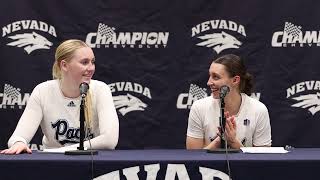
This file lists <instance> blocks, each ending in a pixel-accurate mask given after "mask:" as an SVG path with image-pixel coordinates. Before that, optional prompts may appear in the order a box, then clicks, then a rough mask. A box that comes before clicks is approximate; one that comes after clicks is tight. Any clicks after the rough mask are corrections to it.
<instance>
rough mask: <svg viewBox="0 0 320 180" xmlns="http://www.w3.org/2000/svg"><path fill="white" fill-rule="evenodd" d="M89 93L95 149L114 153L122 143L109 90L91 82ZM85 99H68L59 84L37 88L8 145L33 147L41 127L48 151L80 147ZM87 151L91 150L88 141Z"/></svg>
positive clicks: (94, 81) (92, 141) (90, 134)
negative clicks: (28, 144)
mask: <svg viewBox="0 0 320 180" xmlns="http://www.w3.org/2000/svg"><path fill="white" fill-rule="evenodd" d="M89 87H90V88H89V91H90V93H91V97H92V109H93V110H92V129H91V130H90V131H91V133H89V134H87V136H90V137H91V138H92V139H91V140H90V142H91V145H92V148H93V149H114V148H115V146H116V145H117V143H118V137H119V120H118V116H117V112H116V110H115V107H114V104H113V99H112V94H111V91H110V89H109V86H108V85H107V84H105V83H104V82H101V81H97V80H91V81H90V85H89ZM80 104H81V97H80V96H79V97H78V98H67V97H65V96H64V95H63V94H62V92H61V90H60V87H59V81H58V80H50V81H46V82H43V83H41V84H39V85H37V86H36V87H35V88H34V90H33V92H32V94H31V96H30V98H29V100H28V103H27V106H26V108H25V110H24V112H23V114H22V116H21V118H20V120H19V122H18V125H17V127H16V129H15V131H14V133H13V134H12V136H11V138H10V139H9V141H8V146H9V147H11V146H12V145H13V144H14V143H15V142H17V141H22V142H24V143H26V144H27V143H29V142H30V140H31V139H32V137H33V136H34V134H35V132H36V131H37V129H38V127H39V125H40V126H41V129H42V132H43V134H44V136H43V139H42V143H43V146H44V148H59V147H64V146H69V145H72V144H73V145H72V146H74V147H78V146H79V141H80V131H79V127H80V121H79V119H80ZM84 147H86V148H90V144H89V142H88V141H85V142H84Z"/></svg>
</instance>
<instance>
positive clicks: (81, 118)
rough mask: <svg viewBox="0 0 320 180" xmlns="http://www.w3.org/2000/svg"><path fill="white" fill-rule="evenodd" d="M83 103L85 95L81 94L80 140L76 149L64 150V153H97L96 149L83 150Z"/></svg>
mask: <svg viewBox="0 0 320 180" xmlns="http://www.w3.org/2000/svg"><path fill="white" fill-rule="evenodd" d="M84 104H85V96H81V104H80V142H79V147H77V149H78V150H74V151H66V152H65V154H66V155H96V154H98V151H96V150H85V149H84V146H83V142H84V136H85V131H84V121H85V115H84Z"/></svg>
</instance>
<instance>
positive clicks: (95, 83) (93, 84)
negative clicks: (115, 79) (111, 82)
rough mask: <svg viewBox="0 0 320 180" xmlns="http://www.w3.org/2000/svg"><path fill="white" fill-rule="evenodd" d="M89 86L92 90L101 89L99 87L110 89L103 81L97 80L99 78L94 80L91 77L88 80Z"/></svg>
mask: <svg viewBox="0 0 320 180" xmlns="http://www.w3.org/2000/svg"><path fill="white" fill-rule="evenodd" d="M89 88H90V89H93V90H101V89H104V90H105V89H108V90H110V88H109V86H108V85H107V84H106V83H105V82H102V81H99V80H94V79H92V80H91V81H90V87H89Z"/></svg>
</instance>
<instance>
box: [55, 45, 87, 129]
mask: <svg viewBox="0 0 320 180" xmlns="http://www.w3.org/2000/svg"><path fill="white" fill-rule="evenodd" d="M83 47H89V46H88V45H87V44H86V43H85V42H83V41H81V40H78V39H69V40H66V41H64V42H62V43H61V44H60V45H59V46H58V47H57V49H56V53H55V61H54V64H53V67H52V78H53V79H58V80H61V79H62V74H61V67H60V64H61V61H62V60H65V61H66V62H69V61H70V60H71V59H72V57H73V55H74V52H75V51H76V50H78V49H80V48H83ZM84 113H85V126H86V127H87V128H90V127H91V126H92V123H91V122H92V98H91V91H90V88H89V91H88V93H87V96H86V98H85V106H84Z"/></svg>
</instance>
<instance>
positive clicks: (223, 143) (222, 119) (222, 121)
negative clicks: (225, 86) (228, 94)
mask: <svg viewBox="0 0 320 180" xmlns="http://www.w3.org/2000/svg"><path fill="white" fill-rule="evenodd" d="M224 107H225V103H224V98H223V97H220V122H219V123H220V127H221V145H220V148H221V149H225V147H226V141H225V140H224V132H225V130H226V129H225V128H226V117H225V116H224Z"/></svg>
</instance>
